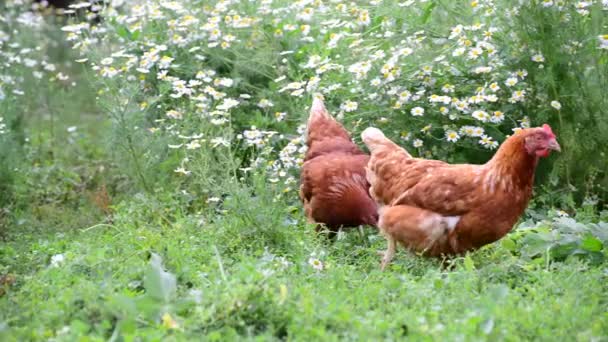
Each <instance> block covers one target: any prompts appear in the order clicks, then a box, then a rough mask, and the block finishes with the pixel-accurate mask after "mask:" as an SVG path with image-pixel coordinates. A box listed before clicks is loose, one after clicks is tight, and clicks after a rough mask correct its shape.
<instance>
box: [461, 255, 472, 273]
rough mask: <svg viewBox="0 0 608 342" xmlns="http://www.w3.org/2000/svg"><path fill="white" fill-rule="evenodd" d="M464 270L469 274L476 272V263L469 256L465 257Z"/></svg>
mask: <svg viewBox="0 0 608 342" xmlns="http://www.w3.org/2000/svg"><path fill="white" fill-rule="evenodd" d="M464 268H465V269H466V270H467V271H469V272H472V271H475V263H474V262H473V259H471V256H470V255H469V254H467V255H466V256H465V257H464Z"/></svg>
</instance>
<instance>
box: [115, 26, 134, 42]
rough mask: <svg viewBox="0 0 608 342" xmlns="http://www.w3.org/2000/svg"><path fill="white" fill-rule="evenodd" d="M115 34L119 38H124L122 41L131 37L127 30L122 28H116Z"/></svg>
mask: <svg viewBox="0 0 608 342" xmlns="http://www.w3.org/2000/svg"><path fill="white" fill-rule="evenodd" d="M116 33H117V34H118V36H119V37H121V38H124V39H129V37H130V36H131V34H130V33H129V30H127V28H126V27H124V26H118V27H117V28H116Z"/></svg>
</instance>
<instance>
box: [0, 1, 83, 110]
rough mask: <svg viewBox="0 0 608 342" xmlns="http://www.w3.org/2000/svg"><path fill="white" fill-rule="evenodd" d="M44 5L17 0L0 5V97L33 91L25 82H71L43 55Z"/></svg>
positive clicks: (46, 45)
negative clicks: (0, 11)
mask: <svg viewBox="0 0 608 342" xmlns="http://www.w3.org/2000/svg"><path fill="white" fill-rule="evenodd" d="M46 9H47V8H46V7H45V5H44V4H37V3H33V4H32V3H30V2H29V1H17V0H14V1H8V2H6V3H5V4H4V5H2V6H0V10H2V13H0V101H4V100H8V99H10V98H23V97H24V96H27V95H33V94H30V93H28V91H29V90H30V89H28V88H32V87H28V86H27V85H28V84H43V83H48V82H54V83H59V84H61V85H71V83H70V80H69V76H68V75H66V74H65V73H64V72H62V71H61V70H60V67H59V66H57V65H55V64H53V63H51V62H49V58H48V56H47V50H48V49H49V48H50V43H51V39H50V38H49V36H48V31H50V30H51V26H50V25H48V24H47V22H46V20H45V13H46V11H45V10H46Z"/></svg>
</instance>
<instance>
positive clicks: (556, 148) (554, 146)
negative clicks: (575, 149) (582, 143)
mask: <svg viewBox="0 0 608 342" xmlns="http://www.w3.org/2000/svg"><path fill="white" fill-rule="evenodd" d="M547 148H548V149H550V150H553V151H557V152H561V151H562V148H561V147H560V146H559V144H558V143H557V140H555V139H551V140H550V141H549V145H548V146H547Z"/></svg>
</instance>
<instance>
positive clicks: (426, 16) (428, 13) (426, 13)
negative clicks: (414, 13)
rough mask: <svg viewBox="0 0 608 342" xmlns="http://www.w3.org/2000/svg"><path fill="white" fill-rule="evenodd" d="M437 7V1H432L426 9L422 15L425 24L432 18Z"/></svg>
mask: <svg viewBox="0 0 608 342" xmlns="http://www.w3.org/2000/svg"><path fill="white" fill-rule="evenodd" d="M435 7H437V3H436V2H435V1H431V3H430V4H428V5H427V6H426V7H425V8H424V13H422V23H423V24H426V23H427V22H428V21H429V19H430V18H431V14H432V13H433V9H435Z"/></svg>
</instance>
